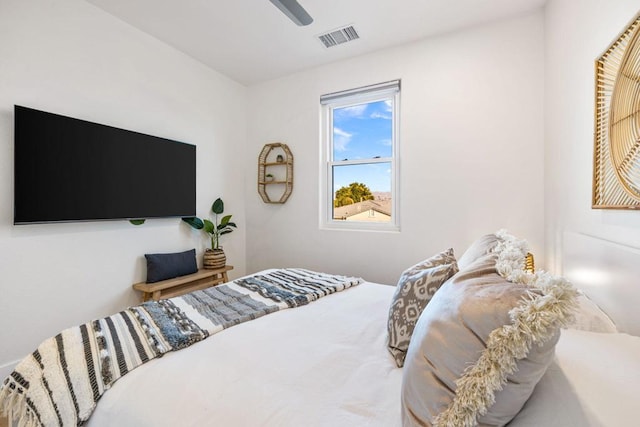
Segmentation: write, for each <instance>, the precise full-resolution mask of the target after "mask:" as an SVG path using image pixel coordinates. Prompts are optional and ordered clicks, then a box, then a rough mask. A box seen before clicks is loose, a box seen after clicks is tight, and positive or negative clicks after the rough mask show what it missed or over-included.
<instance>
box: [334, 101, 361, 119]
mask: <svg viewBox="0 0 640 427" xmlns="http://www.w3.org/2000/svg"><path fill="white" fill-rule="evenodd" d="M366 109H367V104H360V105H353V106H351V107H344V108H337V109H335V110H334V115H337V116H338V117H355V118H361V117H362V116H363V115H364V112H365V110H366Z"/></svg>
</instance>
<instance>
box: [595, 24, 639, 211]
mask: <svg viewBox="0 0 640 427" xmlns="http://www.w3.org/2000/svg"><path fill="white" fill-rule="evenodd" d="M594 140H595V141H594V156H593V202H592V207H593V208H598V209H640V15H638V16H636V18H635V19H634V20H633V21H632V22H631V24H629V26H628V27H627V28H626V29H625V30H624V31H623V32H622V34H621V35H620V36H619V37H618V39H617V40H616V41H614V42H613V43H612V44H611V46H609V48H608V49H607V50H606V52H605V53H604V54H602V56H601V57H600V58H598V59H597V60H596V100H595V138H594Z"/></svg>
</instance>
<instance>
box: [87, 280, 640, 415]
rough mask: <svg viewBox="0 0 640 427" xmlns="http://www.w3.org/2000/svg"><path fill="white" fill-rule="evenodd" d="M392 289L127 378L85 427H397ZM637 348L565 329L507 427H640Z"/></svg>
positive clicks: (219, 337) (333, 300) (295, 313)
mask: <svg viewBox="0 0 640 427" xmlns="http://www.w3.org/2000/svg"><path fill="white" fill-rule="evenodd" d="M393 291H394V288H393V287H391V286H385V285H377V284H372V283H364V284H362V285H359V286H357V287H355V288H352V289H349V290H346V291H344V292H339V293H337V294H334V295H330V296H327V297H325V298H322V299H321V300H319V301H316V302H314V303H312V304H310V305H307V306H304V307H299V308H295V309H291V310H284V311H280V312H277V313H273V314H270V315H267V316H264V317H262V318H260V319H257V320H254V321H250V322H247V323H243V324H240V325H238V326H235V327H233V328H231V329H228V330H225V331H223V332H221V333H219V334H216V335H214V336H212V337H210V338H208V339H206V340H204V341H202V342H200V343H198V344H195V345H193V346H191V347H189V348H187V349H184V350H181V351H178V352H175V353H169V354H167V355H165V356H164V357H162V358H161V359H156V360H153V361H151V362H149V363H147V364H145V365H144V366H142V367H140V368H138V369H136V370H134V371H132V372H131V373H129V374H128V375H126V376H125V377H123V378H122V379H120V380H119V381H118V382H117V383H116V384H115V385H114V386H113V388H112V389H111V390H110V391H108V392H107V393H106V394H105V395H104V396H103V398H102V400H101V401H100V402H99V404H98V407H97V409H96V410H95V412H94V414H93V416H92V417H91V419H90V421H89V423H88V425H89V426H90V427H107V426H114V427H115V426H118V427H128V426H136V427H138V426H141V427H142V426H154V427H156V426H157V427H161V426H172V427H173V426H180V427H182V426H199V427H200V426H224V427H245V426H246V427H255V426H296V427H298V426H331V427H340V426H379V427H391V426H398V425H400V387H401V382H402V370H401V369H399V368H396V367H395V364H394V362H393V358H392V357H391V356H390V355H389V353H388V352H387V349H386V347H385V344H386V333H387V332H386V330H387V329H386V321H387V314H388V307H389V303H390V300H391V297H392V295H393ZM638 396H640V337H634V336H630V335H626V334H600V333H593V332H584V331H576V330H564V331H563V332H562V337H561V339H560V342H559V343H558V346H557V348H556V361H555V362H554V363H553V364H552V365H551V367H550V369H549V371H548V372H547V374H545V376H544V377H543V379H542V381H541V382H540V384H539V385H538V387H536V389H535V391H534V393H533V395H532V397H531V399H530V400H529V401H528V402H527V404H526V405H525V407H524V408H523V410H522V411H521V412H520V414H519V415H518V416H517V417H516V419H515V420H514V421H512V422H511V423H510V424H509V426H510V427H534V426H535V427H539V426H545V427H573V426H575V427H578V426H579V427H583V426H586V427H603V426H612V427H614V426H615V427H617V426H621V427H622V426H631V425H638V423H639V422H638V418H637V416H636V415H635V412H636V406H638V405H637V402H638Z"/></svg>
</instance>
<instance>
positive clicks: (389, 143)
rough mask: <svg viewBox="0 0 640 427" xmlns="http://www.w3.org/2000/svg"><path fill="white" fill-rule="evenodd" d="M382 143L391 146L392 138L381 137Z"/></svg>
mask: <svg viewBox="0 0 640 427" xmlns="http://www.w3.org/2000/svg"><path fill="white" fill-rule="evenodd" d="M378 142H379V143H380V144H382V145H386V146H387V147H391V140H390V139H381V140H380V141H378Z"/></svg>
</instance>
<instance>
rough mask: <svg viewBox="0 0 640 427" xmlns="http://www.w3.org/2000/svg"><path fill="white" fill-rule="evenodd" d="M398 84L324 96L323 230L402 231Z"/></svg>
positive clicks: (386, 84) (384, 84)
mask: <svg viewBox="0 0 640 427" xmlns="http://www.w3.org/2000/svg"><path fill="white" fill-rule="evenodd" d="M399 94H400V81H399V80H395V81H391V82H386V83H380V84H377V85H372V86H366V87H362V88H357V89H352V90H348V91H343V92H337V93H331V94H328V95H323V96H321V97H320V103H321V105H322V121H323V131H322V156H321V157H322V166H321V187H322V188H321V198H322V200H321V203H320V205H321V213H320V217H321V220H320V225H321V227H323V228H344V229H365V230H399V226H400V223H399V221H398V190H397V189H398V179H397V178H398V161H397V153H398V117H399V116H398V100H399Z"/></svg>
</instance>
